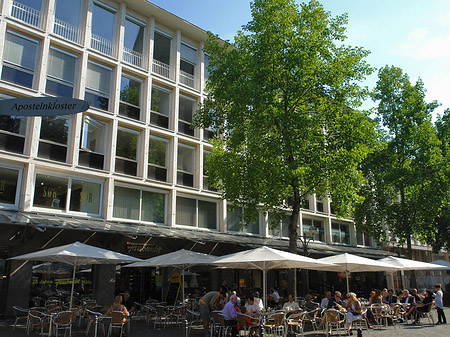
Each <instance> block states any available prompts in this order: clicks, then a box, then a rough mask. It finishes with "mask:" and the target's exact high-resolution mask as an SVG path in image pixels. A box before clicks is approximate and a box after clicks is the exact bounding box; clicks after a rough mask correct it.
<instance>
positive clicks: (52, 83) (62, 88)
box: [45, 48, 77, 97]
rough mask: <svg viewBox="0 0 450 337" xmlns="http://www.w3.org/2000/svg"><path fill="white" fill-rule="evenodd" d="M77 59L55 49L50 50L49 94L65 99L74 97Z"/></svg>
mask: <svg viewBox="0 0 450 337" xmlns="http://www.w3.org/2000/svg"><path fill="white" fill-rule="evenodd" d="M76 63H77V57H76V56H74V55H72V54H69V53H66V52H65V51H61V50H58V49H55V48H50V52H49V55H48V67H47V85H46V88H45V91H46V93H47V94H50V95H55V96H63V97H72V96H73V86H74V82H75V67H76Z"/></svg>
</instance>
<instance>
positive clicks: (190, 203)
mask: <svg viewBox="0 0 450 337" xmlns="http://www.w3.org/2000/svg"><path fill="white" fill-rule="evenodd" d="M195 203H196V202H195V199H189V198H182V197H177V213H176V216H177V219H176V223H177V225H185V226H195V212H196V209H195V207H196V206H195Z"/></svg>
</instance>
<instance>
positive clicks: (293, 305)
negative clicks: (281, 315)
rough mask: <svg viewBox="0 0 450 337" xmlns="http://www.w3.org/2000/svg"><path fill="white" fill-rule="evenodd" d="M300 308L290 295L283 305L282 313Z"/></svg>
mask: <svg viewBox="0 0 450 337" xmlns="http://www.w3.org/2000/svg"><path fill="white" fill-rule="evenodd" d="M298 309H300V307H299V306H298V303H297V302H295V301H294V297H293V296H292V295H289V296H288V302H286V303H284V304H283V311H286V312H289V311H292V310H298Z"/></svg>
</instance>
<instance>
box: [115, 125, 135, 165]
mask: <svg viewBox="0 0 450 337" xmlns="http://www.w3.org/2000/svg"><path fill="white" fill-rule="evenodd" d="M138 137H139V135H138V134H136V133H134V132H128V131H126V130H123V129H119V130H117V145H116V156H118V157H123V158H127V159H131V160H136V151H137V143H138Z"/></svg>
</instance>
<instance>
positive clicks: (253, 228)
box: [247, 218, 259, 234]
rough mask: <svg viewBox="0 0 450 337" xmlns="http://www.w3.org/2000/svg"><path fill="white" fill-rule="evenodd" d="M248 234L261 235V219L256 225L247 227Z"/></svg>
mask: <svg viewBox="0 0 450 337" xmlns="http://www.w3.org/2000/svg"><path fill="white" fill-rule="evenodd" d="M247 233H252V234H259V218H258V220H257V221H256V222H255V223H250V224H248V225H247Z"/></svg>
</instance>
